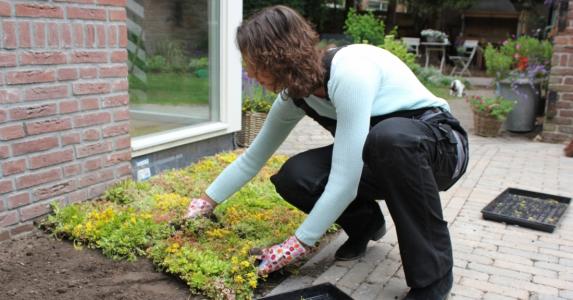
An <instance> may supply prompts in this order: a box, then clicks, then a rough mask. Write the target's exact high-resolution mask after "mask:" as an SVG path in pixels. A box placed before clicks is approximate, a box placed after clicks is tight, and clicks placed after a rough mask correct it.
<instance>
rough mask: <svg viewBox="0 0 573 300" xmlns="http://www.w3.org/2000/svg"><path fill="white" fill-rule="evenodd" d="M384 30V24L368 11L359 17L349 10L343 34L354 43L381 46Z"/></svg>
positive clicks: (352, 10) (353, 10)
mask: <svg viewBox="0 0 573 300" xmlns="http://www.w3.org/2000/svg"><path fill="white" fill-rule="evenodd" d="M384 29H385V26H384V22H383V21H381V20H379V19H377V18H376V17H375V16H374V15H373V14H372V12H370V11H369V12H367V13H365V14H362V15H360V14H358V13H357V12H356V10H355V9H350V10H349V11H348V15H347V17H346V21H345V22H344V33H346V34H348V35H350V36H351V37H352V39H353V41H354V43H366V44H372V45H379V44H382V43H384Z"/></svg>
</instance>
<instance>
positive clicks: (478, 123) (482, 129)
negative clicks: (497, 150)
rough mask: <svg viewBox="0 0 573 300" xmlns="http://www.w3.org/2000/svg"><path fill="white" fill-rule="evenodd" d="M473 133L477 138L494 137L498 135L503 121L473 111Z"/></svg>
mask: <svg viewBox="0 0 573 300" xmlns="http://www.w3.org/2000/svg"><path fill="white" fill-rule="evenodd" d="M473 113H474V133H475V134H476V135H479V136H485V137H494V136H497V135H498V134H499V129H501V125H502V124H503V121H500V120H498V119H497V118H496V117H493V116H490V115H488V114H487V113H484V112H476V111H474V112H473Z"/></svg>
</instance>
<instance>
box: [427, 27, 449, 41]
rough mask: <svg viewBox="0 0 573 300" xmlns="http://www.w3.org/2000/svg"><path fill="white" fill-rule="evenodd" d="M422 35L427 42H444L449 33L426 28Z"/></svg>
mask: <svg viewBox="0 0 573 300" xmlns="http://www.w3.org/2000/svg"><path fill="white" fill-rule="evenodd" d="M421 36H422V37H423V38H424V39H425V40H426V41H427V42H434V43H443V42H445V41H447V39H448V35H447V34H445V33H443V32H441V31H439V30H435V29H424V30H422V32H421Z"/></svg>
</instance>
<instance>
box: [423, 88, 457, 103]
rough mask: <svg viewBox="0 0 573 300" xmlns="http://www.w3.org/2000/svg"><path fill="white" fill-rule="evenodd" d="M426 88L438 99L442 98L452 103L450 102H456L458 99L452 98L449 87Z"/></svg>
mask: <svg viewBox="0 0 573 300" xmlns="http://www.w3.org/2000/svg"><path fill="white" fill-rule="evenodd" d="M426 88H427V89H428V90H430V92H432V94H434V95H436V96H437V97H440V98H442V99H444V100H447V101H450V100H455V99H456V97H455V96H451V95H450V94H449V92H450V88H449V87H447V86H441V85H434V84H426Z"/></svg>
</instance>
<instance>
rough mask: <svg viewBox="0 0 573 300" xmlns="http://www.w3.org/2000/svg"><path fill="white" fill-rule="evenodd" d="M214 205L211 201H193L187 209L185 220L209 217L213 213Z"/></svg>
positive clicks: (198, 199)
mask: <svg viewBox="0 0 573 300" xmlns="http://www.w3.org/2000/svg"><path fill="white" fill-rule="evenodd" d="M213 209H214V207H213V205H212V204H211V203H209V201H206V200H203V199H201V198H193V199H191V203H189V206H188V207H187V213H186V214H185V219H195V218H197V217H200V216H208V215H210V214H211V213H212V212H213Z"/></svg>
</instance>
